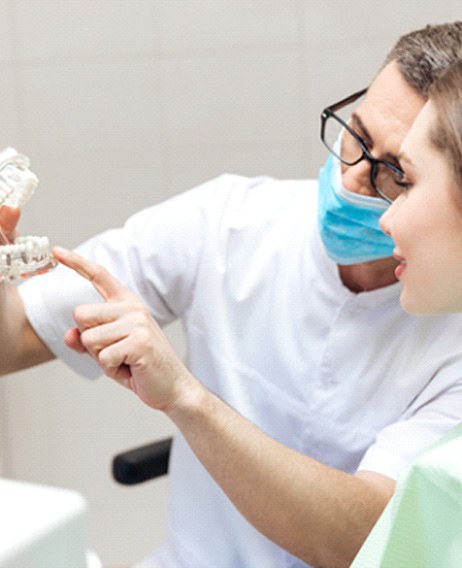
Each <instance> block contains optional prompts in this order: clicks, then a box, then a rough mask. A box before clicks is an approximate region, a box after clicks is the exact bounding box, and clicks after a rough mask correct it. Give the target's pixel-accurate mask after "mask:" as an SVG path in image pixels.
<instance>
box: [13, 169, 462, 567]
mask: <svg viewBox="0 0 462 568" xmlns="http://www.w3.org/2000/svg"><path fill="white" fill-rule="evenodd" d="M316 194H317V183H316V181H314V180H311V181H306V180H303V181H302V180H300V181H278V180H273V179H270V178H255V179H247V178H243V177H239V176H233V175H225V176H222V177H220V178H218V179H216V180H213V181H211V182H209V183H206V184H204V185H202V186H200V187H198V188H196V189H194V190H191V191H189V192H186V193H185V194H183V195H180V196H177V197H175V198H172V199H170V200H168V201H167V202H165V203H163V204H161V205H158V206H156V207H152V208H149V209H146V210H143V211H141V212H140V213H138V214H137V215H135V216H133V217H132V218H131V219H130V220H129V221H128V222H127V223H126V225H125V227H124V228H122V229H117V230H113V231H108V232H106V233H104V234H102V235H100V236H98V237H95V238H94V239H92V240H90V241H88V242H87V243H86V244H84V245H83V246H82V247H80V249H79V250H80V252H81V253H82V254H83V255H84V256H87V257H89V258H92V259H94V260H96V261H98V262H100V263H101V264H103V265H104V266H106V268H108V269H109V270H110V271H111V272H112V273H113V274H114V275H115V276H116V277H117V278H119V279H120V280H121V281H122V282H123V283H125V284H126V285H127V286H129V287H130V288H132V289H133V290H134V291H135V292H136V293H138V294H139V295H140V296H142V298H143V300H144V301H145V302H146V303H147V304H148V305H149V307H150V308H151V310H152V313H153V314H154V316H155V317H156V318H157V319H158V321H159V323H161V324H165V323H167V322H169V321H172V320H173V319H175V318H182V319H183V322H184V326H185V330H186V334H187V338H188V347H189V349H188V363H189V367H190V368H191V370H192V372H193V373H194V374H195V376H196V377H197V378H199V379H200V380H201V381H202V382H203V383H204V384H205V385H206V386H207V387H209V388H210V389H211V390H212V391H214V392H216V393H217V394H218V395H219V396H220V397H221V398H223V399H224V400H225V401H226V402H227V403H228V404H230V405H231V406H232V407H234V408H236V409H237V410H238V411H239V412H240V413H241V414H243V415H244V416H246V417H247V418H248V419H249V420H251V421H253V422H255V423H256V424H257V425H258V426H259V427H260V428H261V429H262V430H264V431H265V432H267V433H268V434H269V435H270V436H272V437H274V438H276V439H277V440H279V441H280V442H282V443H284V444H286V445H288V446H290V447H292V448H295V449H296V450H299V451H301V452H304V453H306V454H307V455H309V456H311V457H313V458H315V459H318V460H320V461H322V462H323V463H325V464H328V465H331V466H333V467H335V468H338V469H341V470H343V471H346V472H350V473H354V472H355V471H356V470H357V469H358V468H359V469H368V470H372V471H376V472H379V473H382V474H384V475H387V476H390V477H393V478H396V476H397V475H398V474H399V472H400V471H401V470H402V468H403V467H404V466H405V465H406V464H408V463H409V462H410V461H411V460H412V459H413V458H414V457H415V456H416V455H417V454H418V453H419V452H420V451H421V450H422V449H424V448H425V447H426V446H428V445H429V444H431V443H433V442H434V441H435V440H436V439H437V438H439V437H440V436H441V435H442V434H444V433H445V432H446V431H448V430H449V429H451V428H452V427H453V426H454V425H455V424H456V423H458V422H459V421H461V420H462V316H459V315H447V316H440V317H426V318H424V317H419V318H417V317H412V316H409V315H407V314H405V313H404V312H403V311H402V309H401V307H400V305H399V293H400V284H395V285H392V286H388V287H386V288H382V289H379V290H375V291H372V292H367V293H360V294H354V293H352V292H350V291H349V290H348V289H346V288H345V287H344V286H343V284H342V283H341V281H340V279H339V276H338V270H337V267H336V265H335V264H334V263H333V262H332V261H331V260H330V259H329V258H328V257H327V255H326V253H325V251H324V249H323V246H322V244H321V241H320V239H319V234H318V230H317V211H316V207H317V206H316V197H317V195H316ZM20 293H21V295H22V297H23V300H24V303H25V306H26V310H27V313H28V316H29V318H30V321H31V323H32V325H33V326H34V328H35V329H36V330H37V332H38V333H39V335H40V336H41V337H42V339H43V340H44V341H45V342H46V343H47V345H48V346H49V347H50V349H52V350H53V351H54V352H55V353H56V355H57V356H58V357H60V358H61V359H63V360H64V361H66V362H67V363H68V364H69V365H71V366H72V367H73V368H74V369H75V370H76V371H77V372H79V373H81V374H86V375H87V376H97V375H98V374H99V370H98V369H97V368H96V366H95V365H94V363H93V362H92V361H91V360H90V358H87V360H86V362H85V364H83V363H82V360H83V359H84V357H82V356H81V355H77V354H75V353H73V352H71V351H70V350H68V349H67V348H66V347H65V346H64V345H63V342H62V337H63V334H64V332H65V331H66V329H67V328H68V327H69V326H72V325H73V324H72V319H71V316H72V307H73V306H75V305H76V304H77V303H88V302H91V301H94V300H97V301H100V299H99V297H98V296H97V295H96V293H95V292H94V291H93V290H92V288H91V286H90V285H89V284H88V283H87V282H86V281H84V280H83V279H81V278H80V277H78V276H76V275H75V274H73V273H72V271H70V270H68V269H64V268H59V269H57V270H56V271H54V272H52V273H50V274H48V275H45V276H42V277H40V278H35V279H31V280H30V281H28V282H26V283H24V284H23V285H22V286H21V287H20ZM170 488H171V490H170V505H169V525H168V527H169V534H168V538H167V541H166V543H165V544H164V545H163V546H161V548H160V549H159V550H157V551H156V552H155V554H154V556H153V562H156V563H157V565H158V566H160V567H162V568H218V567H219V568H281V567H283V566H290V567H295V566H302V565H303V564H302V563H301V561H299V560H297V559H295V558H294V557H293V556H291V555H289V554H287V553H285V552H284V551H282V550H281V549H280V548H279V547H277V546H276V545H274V544H273V543H271V542H269V541H268V540H267V539H266V538H265V537H263V536H261V535H260V534H259V533H258V532H257V531H256V530H255V529H254V528H253V527H251V526H250V525H249V524H248V523H247V521H245V520H244V519H243V517H242V516H241V515H240V514H239V513H238V512H237V511H236V510H235V509H234V507H233V505H232V504H231V503H230V502H229V501H228V499H227V498H226V496H225V495H224V494H223V492H222V491H221V489H220V488H219V487H218V486H217V485H216V484H215V482H214V481H213V480H212V479H211V478H210V476H209V475H208V473H207V472H206V471H205V470H204V468H203V467H202V465H201V464H200V463H199V462H198V461H197V459H196V458H195V456H194V455H193V453H192V452H191V450H190V449H189V447H188V446H187V444H186V443H185V441H184V440H183V438H182V437H181V436H178V438H177V439H176V441H175V444H174V447H173V453H172V457H171V466H170ZM313 489H314V490H315V488H313ZM153 506H154V504H153Z"/></svg>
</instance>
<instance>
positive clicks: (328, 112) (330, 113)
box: [321, 87, 404, 204]
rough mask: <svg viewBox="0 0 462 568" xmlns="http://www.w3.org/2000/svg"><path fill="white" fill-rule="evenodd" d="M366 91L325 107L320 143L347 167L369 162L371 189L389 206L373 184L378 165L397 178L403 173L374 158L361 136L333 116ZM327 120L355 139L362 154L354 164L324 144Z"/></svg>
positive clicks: (391, 201)
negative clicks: (335, 123)
mask: <svg viewBox="0 0 462 568" xmlns="http://www.w3.org/2000/svg"><path fill="white" fill-rule="evenodd" d="M367 89H368V87H366V88H365V89H361V90H360V91H357V92H356V93H353V94H352V95H350V96H349V97H346V98H344V99H342V100H341V101H339V102H338V103H334V104H333V105H329V106H328V107H326V108H325V109H324V110H323V111H322V113H321V140H322V143H323V144H324V146H325V147H326V148H327V149H328V150H329V152H330V153H331V154H333V155H334V156H336V157H337V158H338V159H339V160H340V161H341V162H342V163H344V164H345V165H347V166H355V165H356V164H358V163H359V162H361V161H362V160H367V161H368V162H369V164H370V165H371V171H370V181H371V186H372V188H373V189H374V191H375V192H376V193H377V194H378V195H379V196H380V197H381V198H382V199H384V200H385V201H386V202H387V203H390V204H391V203H393V200H392V199H390V198H389V197H387V195H386V194H385V193H383V191H382V190H381V189H380V188H379V187H378V186H377V185H376V183H375V180H376V177H377V172H378V168H379V166H380V164H383V165H384V166H385V167H387V168H389V169H391V170H392V171H393V172H394V173H395V174H397V175H398V177H399V178H403V177H404V172H403V171H402V170H401V169H400V168H397V167H396V166H395V165H394V164H392V163H391V162H388V161H387V160H379V159H378V158H374V156H373V155H372V154H371V153H370V152H369V150H368V148H367V145H366V143H365V142H364V140H363V139H362V138H361V136H359V134H358V133H357V132H355V131H354V130H353V129H352V128H351V127H350V126H348V124H347V123H346V122H345V121H344V120H342V119H341V118H340V117H339V116H338V115H337V114H335V111H338V110H340V109H341V108H343V107H345V106H347V105H349V104H351V103H354V102H355V101H356V100H357V99H359V98H360V97H362V96H363V95H365V94H366V93H367ZM328 118H333V119H335V120H336V121H337V122H339V123H340V124H341V125H342V126H343V127H344V128H345V129H346V130H347V131H348V132H349V133H350V134H351V136H353V138H355V140H356V141H357V142H358V144H359V146H360V147H361V150H362V151H363V153H362V155H361V156H360V157H359V158H358V159H357V160H355V161H354V162H351V163H350V162H346V161H345V160H343V159H342V158H341V157H340V156H337V154H334V152H333V151H332V149H331V148H330V147H329V146H328V144H327V143H326V142H325V140H324V134H325V126H326V122H327V119H328Z"/></svg>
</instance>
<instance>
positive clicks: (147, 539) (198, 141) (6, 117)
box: [0, 0, 462, 566]
mask: <svg viewBox="0 0 462 568" xmlns="http://www.w3.org/2000/svg"><path fill="white" fill-rule="evenodd" d="M461 15H462V11H461V10H460V0H442V1H439V2H436V1H433V0H386V1H382V2H378V1H374V0H0V78H1V80H0V125H1V128H0V147H3V146H6V145H13V146H16V147H17V148H18V149H21V150H22V151H23V152H25V153H27V154H28V155H29V156H30V157H31V158H32V161H33V166H34V169H35V170H36V172H37V173H38V175H39V177H40V179H41V185H40V188H39V190H38V191H37V193H36V195H35V196H34V198H33V199H32V200H31V201H30V202H29V204H27V206H26V208H25V209H24V212H23V218H22V229H23V231H24V232H25V233H30V234H34V233H36V234H47V235H48V236H49V237H50V239H51V240H52V242H53V243H56V244H58V243H59V244H62V245H64V246H70V247H72V246H74V245H76V244H77V243H79V242H80V241H82V240H83V239H86V238H88V237H89V236H91V235H92V234H94V233H95V232H97V231H101V230H104V229H106V228H109V227H111V226H115V225H119V224H121V223H122V222H123V221H124V220H125V218H126V217H127V216H128V215H129V214H131V213H133V212H135V211H137V210H138V209H140V208H141V207H144V206H148V205H151V204H152V203H155V202H158V201H160V200H162V199H164V198H166V197H168V196H169V195H173V194H175V193H177V192H179V191H182V190H184V189H186V188H188V187H192V186H194V185H195V184H198V183H200V182H202V181H204V180H206V179H209V178H211V177H213V176H216V175H219V174H220V173H222V172H224V171H228V172H236V173H240V174H244V175H260V174H269V175H274V176H277V177H297V178H299V177H306V176H315V175H317V171H318V169H319V167H320V165H321V164H322V163H323V161H324V160H325V156H326V153H325V151H324V150H323V147H322V146H321V144H320V143H319V140H318V136H319V134H318V132H319V112H320V110H321V109H322V108H323V107H324V106H326V105H327V104H329V103H332V102H334V101H336V100H337V99H339V98H341V97H343V96H346V95H347V94H349V93H350V92H352V91H354V90H357V89H360V88H362V87H363V86H365V85H367V84H368V82H369V81H370V80H371V78H372V77H373V75H374V73H375V71H376V70H377V68H378V66H379V65H380V63H381V61H382V59H383V58H384V57H385V55H386V53H387V51H388V49H389V48H390V47H391V45H392V43H393V42H394V41H395V40H396V39H397V37H398V36H399V35H400V34H402V33H404V32H406V31H410V30H411V29H415V28H417V27H420V26H422V25H425V24H426V23H438V22H443V21H451V20H454V19H456V18H458V17H459V18H460V17H461ZM168 333H169V336H170V337H171V338H172V341H173V342H174V343H175V345H177V347H178V349H179V351H180V352H182V350H183V347H182V337H181V333H180V330H179V327H178V326H176V327H175V326H174V327H173V328H171V329H170V330H168ZM0 428H1V432H0V450H1V452H0V458H1V459H0V471H1V473H2V474H3V475H7V476H10V477H15V478H19V479H27V480H31V481H37V482H41V483H48V484H54V485H61V486H65V487H71V488H75V489H77V490H79V491H81V492H82V493H83V494H84V495H85V496H86V497H87V499H88V500H89V504H90V527H89V528H90V532H91V538H92V545H93V547H94V548H95V549H96V550H97V551H98V552H99V554H100V555H101V557H102V559H103V561H104V563H105V565H106V566H124V565H129V564H130V563H132V562H134V561H135V560H137V559H139V558H140V557H142V556H143V555H144V554H146V553H148V552H149V551H150V550H151V548H152V547H153V545H154V544H156V543H157V542H159V541H160V540H161V539H162V535H163V533H164V527H165V521H164V512H165V502H166V492H167V480H165V479H164V480H159V481H155V482H152V483H149V484H147V485H143V486H139V487H132V488H123V487H121V486H117V485H116V484H115V483H113V482H112V480H111V478H110V473H109V466H110V461H111V458H112V456H113V454H115V453H116V452H118V451H121V450H123V449H126V448H130V447H132V446H136V445H138V444H142V443H147V442H150V441H151V440H153V439H155V438H158V437H162V436H164V435H167V434H169V433H171V432H172V431H173V430H172V427H171V426H170V425H169V424H168V423H167V421H166V419H164V418H163V416H161V415H157V414H155V413H154V412H151V411H150V410H149V409H147V408H144V407H143V406H142V405H141V404H139V403H138V401H137V400H136V399H135V397H133V396H132V395H130V393H128V392H125V391H123V389H120V388H119V387H117V386H115V385H114V384H112V383H111V382H109V381H106V380H104V379H102V380H99V381H96V382H94V383H89V382H87V381H85V380H82V379H80V378H79V377H77V376H76V375H74V374H73V373H71V372H70V371H68V370H67V369H66V368H65V367H64V366H63V365H62V364H61V363H60V362H53V363H50V364H47V365H45V366H43V367H40V368H36V369H33V370H31V371H27V372H22V373H19V374H17V375H14V376H10V377H6V378H5V379H4V380H2V381H0Z"/></svg>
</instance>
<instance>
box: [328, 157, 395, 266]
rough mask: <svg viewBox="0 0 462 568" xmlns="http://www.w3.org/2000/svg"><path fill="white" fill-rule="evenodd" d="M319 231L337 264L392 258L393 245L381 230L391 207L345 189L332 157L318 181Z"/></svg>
mask: <svg viewBox="0 0 462 568" xmlns="http://www.w3.org/2000/svg"><path fill="white" fill-rule="evenodd" d="M318 185H319V188H318V193H319V204H318V214H319V230H320V233H321V239H322V242H323V243H324V246H325V247H326V251H327V254H328V255H329V256H330V258H331V259H332V260H334V261H335V262H336V263H337V264H359V263H361V262H369V261H371V260H377V259H379V258H386V257H389V256H392V255H393V248H394V243H393V240H392V239H391V237H389V236H388V235H386V234H385V233H384V232H382V230H381V229H380V226H379V219H380V217H381V216H382V215H383V213H384V212H385V211H386V209H387V208H388V203H386V202H385V201H384V200H383V199H380V198H378V197H369V196H367V195H359V194H357V193H353V192H351V191H348V190H346V189H345V188H344V187H343V185H342V171H341V165H340V160H339V159H338V158H335V157H334V156H332V155H330V156H329V158H328V160H327V162H326V163H325V165H324V167H323V168H321V171H320V173H319V178H318Z"/></svg>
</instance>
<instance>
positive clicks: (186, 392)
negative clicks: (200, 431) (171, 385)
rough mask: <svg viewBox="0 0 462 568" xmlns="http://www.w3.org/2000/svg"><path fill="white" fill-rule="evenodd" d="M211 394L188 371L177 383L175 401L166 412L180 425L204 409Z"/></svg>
mask: <svg viewBox="0 0 462 568" xmlns="http://www.w3.org/2000/svg"><path fill="white" fill-rule="evenodd" d="M209 396H211V393H210V392H209V391H208V390H207V389H206V388H205V387H204V386H203V385H201V383H200V382H199V381H198V380H197V379H196V378H195V377H194V376H193V375H191V373H189V371H187V372H186V373H185V374H184V376H183V377H182V379H181V381H180V382H179V384H178V385H177V394H176V397H175V399H174V401H173V402H171V403H170V404H169V405H168V406H167V407H166V408H165V409H164V413H165V414H166V415H167V416H168V417H169V418H170V419H171V420H172V421H173V422H174V423H176V424H177V426H179V427H180V426H181V423H183V421H185V420H186V421H190V420H191V419H193V417H194V416H197V415H198V414H199V413H200V412H201V411H202V410H203V408H204V406H205V405H206V404H207V399H208V397H209Z"/></svg>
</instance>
